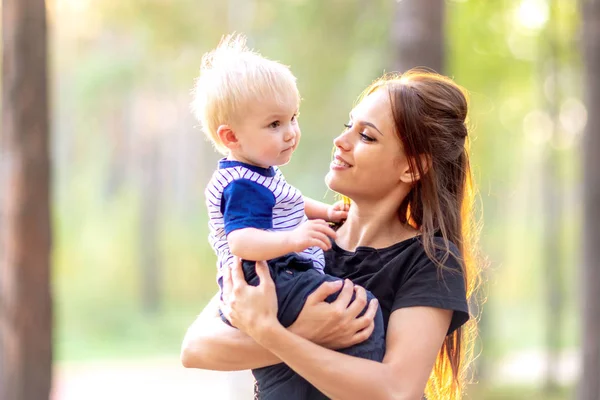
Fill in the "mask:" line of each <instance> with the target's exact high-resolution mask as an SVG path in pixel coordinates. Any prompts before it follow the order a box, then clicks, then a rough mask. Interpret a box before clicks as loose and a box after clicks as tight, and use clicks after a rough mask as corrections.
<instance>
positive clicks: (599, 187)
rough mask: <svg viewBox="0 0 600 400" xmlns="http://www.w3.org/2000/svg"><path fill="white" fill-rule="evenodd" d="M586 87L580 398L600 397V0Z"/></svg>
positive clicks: (594, 5) (586, 13) (590, 5)
mask: <svg viewBox="0 0 600 400" xmlns="http://www.w3.org/2000/svg"><path fill="white" fill-rule="evenodd" d="M582 6H583V7H582V14H581V15H582V18H583V46H584V69H585V73H584V89H585V91H586V93H585V104H586V107H587V110H588V122H587V126H586V130H585V134H584V139H583V140H584V144H583V168H582V169H583V175H584V178H583V179H584V181H583V192H584V193H583V195H584V203H585V204H584V214H583V224H584V227H583V251H584V256H583V274H582V275H583V276H582V278H583V282H582V285H583V299H582V303H583V304H582V306H583V307H582V311H583V313H582V318H583V337H582V352H581V353H582V357H583V365H582V378H581V384H580V388H579V389H580V390H579V400H597V399H598V398H600V301H598V292H599V291H600V207H599V205H600V113H599V112H598V110H600V76H598V71H600V0H582Z"/></svg>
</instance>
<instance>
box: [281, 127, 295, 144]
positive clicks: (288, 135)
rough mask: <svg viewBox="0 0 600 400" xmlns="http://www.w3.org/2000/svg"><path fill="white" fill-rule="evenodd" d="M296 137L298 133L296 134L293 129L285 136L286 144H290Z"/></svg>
mask: <svg viewBox="0 0 600 400" xmlns="http://www.w3.org/2000/svg"><path fill="white" fill-rule="evenodd" d="M295 137H296V132H294V130H293V129H289V130H288V131H287V132H286V133H285V136H284V137H283V139H284V140H285V141H286V142H289V141H290V140H292V139H294V138H295Z"/></svg>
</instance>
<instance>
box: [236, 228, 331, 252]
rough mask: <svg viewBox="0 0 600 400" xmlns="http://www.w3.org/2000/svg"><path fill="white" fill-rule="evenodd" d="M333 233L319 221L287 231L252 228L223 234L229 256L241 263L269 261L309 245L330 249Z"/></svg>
mask: <svg viewBox="0 0 600 400" xmlns="http://www.w3.org/2000/svg"><path fill="white" fill-rule="evenodd" d="M330 237H331V238H334V239H335V232H334V231H333V229H331V227H330V226H329V225H328V224H327V222H325V221H323V220H321V219H315V220H311V221H306V222H305V223H303V224H300V226H298V227H297V228H296V229H294V230H291V231H278V232H271V231H264V230H261V229H256V228H242V229H236V230H234V231H232V232H230V233H229V235H227V242H228V243H229V249H230V251H231V254H233V255H235V256H238V257H240V258H241V259H245V260H253V261H258V260H270V259H272V258H275V257H279V256H283V255H285V254H287V253H292V252H300V251H303V250H305V249H308V248H309V247H312V246H317V247H319V248H321V249H322V250H328V249H329V248H330V247H331V241H330V240H329V238H330Z"/></svg>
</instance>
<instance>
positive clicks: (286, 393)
mask: <svg viewBox="0 0 600 400" xmlns="http://www.w3.org/2000/svg"><path fill="white" fill-rule="evenodd" d="M307 265H308V267H307ZM310 266H311V264H310V262H309V264H306V260H305V259H302V258H300V257H298V256H289V257H282V258H279V259H276V260H272V261H271V262H269V269H270V271H271V276H273V280H274V282H275V288H276V292H277V301H278V306H279V309H278V319H279V321H280V322H281V323H282V325H283V326H285V327H288V326H290V325H291V324H292V323H294V321H295V320H296V318H297V317H298V315H299V314H300V311H301V310H302V308H303V306H304V303H305V302H306V298H307V297H308V296H309V295H310V294H311V293H312V292H314V291H315V290H316V289H317V288H318V287H319V286H320V285H321V284H323V283H324V282H326V281H333V280H339V278H335V277H333V276H330V275H324V274H321V273H320V272H318V271H316V270H315V269H313V268H311V267H310ZM340 291H341V289H340ZM338 295H339V291H338V292H337V293H335V294H333V295H331V296H329V297H328V298H327V299H326V301H328V302H332V301H334V300H335V299H336V298H337V296H338ZM367 295H368V298H369V299H372V298H373V295H372V294H371V293H368V294H367ZM353 300H354V298H353ZM365 311H366V307H365V309H364V310H363V311H362V313H364V312H365ZM341 352H343V353H345V354H348V355H352V356H356V357H361V358H366V359H371V360H375V361H381V360H383V356H384V353H385V332H384V330H383V317H382V315H381V311H380V310H378V312H377V315H376V319H375V330H374V331H373V334H372V335H371V337H370V338H369V339H367V340H366V341H365V342H363V343H359V344H357V345H355V346H351V347H349V348H347V349H343V350H341ZM252 372H253V374H254V376H255V378H256V380H257V383H258V389H259V398H260V399H261V400H265V399H269V400H271V399H286V400H321V399H327V397H326V396H325V395H323V394H322V393H321V392H320V391H319V390H318V389H316V388H315V387H314V386H313V385H312V384H311V383H309V382H308V381H306V380H305V379H304V378H302V377H301V376H299V375H298V374H296V373H295V372H294V371H293V370H292V369H290V368H289V367H288V366H287V365H285V364H278V365H274V366H271V367H265V368H259V369H255V370H253V371H252Z"/></svg>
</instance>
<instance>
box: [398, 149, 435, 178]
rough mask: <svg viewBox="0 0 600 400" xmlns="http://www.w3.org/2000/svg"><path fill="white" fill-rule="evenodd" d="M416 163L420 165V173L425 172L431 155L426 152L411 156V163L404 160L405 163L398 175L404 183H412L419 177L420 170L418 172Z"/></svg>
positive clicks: (428, 166) (429, 164) (429, 163)
mask: <svg viewBox="0 0 600 400" xmlns="http://www.w3.org/2000/svg"><path fill="white" fill-rule="evenodd" d="M417 163H418V164H417ZM418 165H420V166H421V170H422V173H423V174H426V173H427V171H429V168H430V167H431V156H429V155H428V154H421V155H420V156H418V157H415V158H413V162H412V163H410V162H408V160H406V164H405V165H404V169H403V170H402V173H401V175H400V180H401V181H402V182H404V183H408V184H413V183H416V182H417V181H418V180H419V179H421V172H419V168H418ZM413 167H414V168H413Z"/></svg>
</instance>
